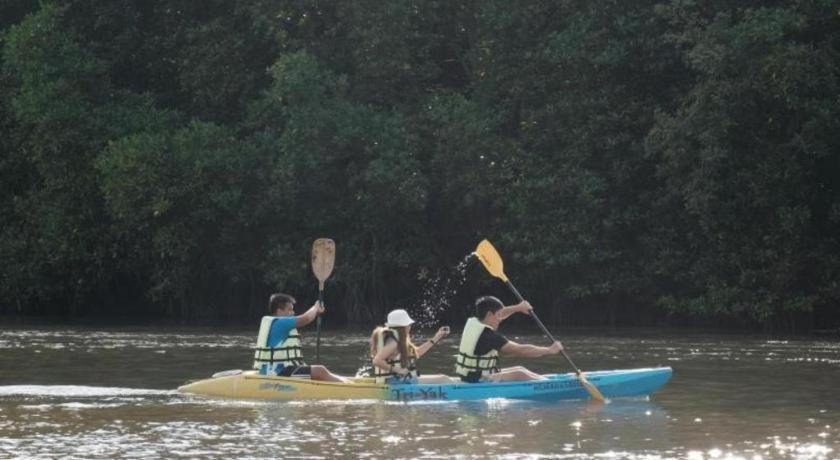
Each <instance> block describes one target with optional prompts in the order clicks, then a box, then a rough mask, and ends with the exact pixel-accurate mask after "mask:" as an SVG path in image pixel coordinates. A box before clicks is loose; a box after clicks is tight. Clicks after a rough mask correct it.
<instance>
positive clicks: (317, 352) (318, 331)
mask: <svg viewBox="0 0 840 460" xmlns="http://www.w3.org/2000/svg"><path fill="white" fill-rule="evenodd" d="M318 305H320V306H321V308H324V283H323V282H322V283H319V286H318ZM320 357H321V313H318V317H317V319H315V364H319V363H320V362H321V360H320Z"/></svg>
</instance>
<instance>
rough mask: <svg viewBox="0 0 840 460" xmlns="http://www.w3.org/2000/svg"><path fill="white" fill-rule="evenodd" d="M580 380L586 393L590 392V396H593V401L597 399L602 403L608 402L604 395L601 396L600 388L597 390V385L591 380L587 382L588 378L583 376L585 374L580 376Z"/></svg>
mask: <svg viewBox="0 0 840 460" xmlns="http://www.w3.org/2000/svg"><path fill="white" fill-rule="evenodd" d="M578 378H579V379H580V383H581V385H583V388H585V389H586V391H587V392H589V396H592V399H597V400H598V401H601V402H605V401H606V400H607V398H605V397H604V395H603V394H601V391H600V390H598V388H596V387H595V385H593V384H591V383H590V382H589V380H586V377H584V376H583V372H581V373H580V374H578Z"/></svg>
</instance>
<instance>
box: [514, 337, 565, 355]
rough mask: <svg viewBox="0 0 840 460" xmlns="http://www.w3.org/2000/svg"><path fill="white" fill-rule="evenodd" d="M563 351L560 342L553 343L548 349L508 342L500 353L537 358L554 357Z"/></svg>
mask: <svg viewBox="0 0 840 460" xmlns="http://www.w3.org/2000/svg"><path fill="white" fill-rule="evenodd" d="M562 349H563V345H561V344H560V342H554V343H553V344H551V346H550V347H538V346H536V345H529V344H522V343H516V342H514V341H512V340H509V341H508V343H506V344H504V346H502V348H501V349H500V351H501V352H502V353H504V354H505V355H510V356H519V357H522V358H539V357H540V356H546V355H556V354H557V353H560V350H562Z"/></svg>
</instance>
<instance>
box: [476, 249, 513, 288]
mask: <svg viewBox="0 0 840 460" xmlns="http://www.w3.org/2000/svg"><path fill="white" fill-rule="evenodd" d="M475 255H476V256H478V260H480V261H481V264H482V265H484V268H486V269H487V271H488V272H490V274H491V275H493V276H495V277H496V278H499V279H500V280H502V281H505V282H507V280H508V277H507V276H505V263H504V262H503V261H502V256H500V255H499V251H497V250H496V248H494V247H493V245H492V244H490V242H489V241H487V240H483V241H482V242H481V243H478V247H476V248H475Z"/></svg>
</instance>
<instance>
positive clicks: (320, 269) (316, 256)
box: [312, 238, 335, 287]
mask: <svg viewBox="0 0 840 460" xmlns="http://www.w3.org/2000/svg"><path fill="white" fill-rule="evenodd" d="M334 266H335V241H333V240H331V239H329V238H318V239H317V240H315V242H313V243H312V273H314V274H315V278H318V282H319V283H320V284H321V287H323V284H324V281H326V279H327V278H329V277H330V274H331V273H332V271H333V267H334Z"/></svg>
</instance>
